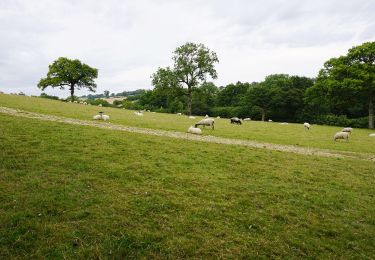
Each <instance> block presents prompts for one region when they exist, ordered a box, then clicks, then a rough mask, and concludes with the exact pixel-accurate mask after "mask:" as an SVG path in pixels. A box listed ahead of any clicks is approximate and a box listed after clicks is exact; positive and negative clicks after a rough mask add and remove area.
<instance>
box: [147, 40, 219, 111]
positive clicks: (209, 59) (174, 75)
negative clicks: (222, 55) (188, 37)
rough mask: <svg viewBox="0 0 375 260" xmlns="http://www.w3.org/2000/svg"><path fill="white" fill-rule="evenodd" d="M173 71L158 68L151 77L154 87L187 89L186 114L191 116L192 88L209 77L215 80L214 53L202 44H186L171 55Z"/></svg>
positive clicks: (217, 60) (215, 60)
mask: <svg viewBox="0 0 375 260" xmlns="http://www.w3.org/2000/svg"><path fill="white" fill-rule="evenodd" d="M173 54H174V55H173V58H172V59H173V61H174V65H173V69H171V68H169V67H167V68H165V69H164V68H159V69H158V71H157V72H156V73H154V74H153V75H152V84H153V85H154V86H155V87H159V88H160V87H170V88H176V87H183V86H185V87H187V93H186V95H187V102H188V108H187V110H188V114H189V115H191V111H192V110H191V106H192V98H193V95H192V92H193V88H194V87H197V86H198V85H199V84H200V83H203V82H205V81H206V79H207V77H208V76H210V77H211V78H213V79H216V78H217V72H216V70H215V66H214V65H215V63H218V62H219V59H218V58H217V55H216V53H215V52H212V51H210V50H209V49H208V48H207V47H206V46H204V45H203V44H196V43H191V42H188V43H186V44H184V45H182V46H180V47H178V48H177V49H176V50H175V51H174V53H173Z"/></svg>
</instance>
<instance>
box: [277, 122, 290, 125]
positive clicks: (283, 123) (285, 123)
mask: <svg viewBox="0 0 375 260" xmlns="http://www.w3.org/2000/svg"><path fill="white" fill-rule="evenodd" d="M279 124H280V125H287V124H288V123H287V122H282V123H279Z"/></svg>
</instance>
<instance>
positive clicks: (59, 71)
mask: <svg viewBox="0 0 375 260" xmlns="http://www.w3.org/2000/svg"><path fill="white" fill-rule="evenodd" d="M97 77H98V70H97V69H94V68H91V67H89V66H88V65H86V64H84V63H82V62H81V61H79V60H77V59H76V60H70V59H68V58H64V57H60V58H58V59H57V60H56V61H54V62H53V63H52V64H51V65H49V70H48V73H47V77H46V78H42V79H41V80H40V81H39V83H38V87H39V88H40V89H42V90H44V89H45V88H47V87H49V86H50V87H52V88H55V87H59V88H60V89H65V87H69V90H70V94H71V98H72V99H73V95H74V90H75V89H81V88H87V89H88V90H89V91H93V92H95V90H96V84H95V82H94V80H95V79H96V78H97Z"/></svg>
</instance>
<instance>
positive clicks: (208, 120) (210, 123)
mask: <svg viewBox="0 0 375 260" xmlns="http://www.w3.org/2000/svg"><path fill="white" fill-rule="evenodd" d="M214 124H215V120H214V119H213V118H204V119H202V120H201V121H199V122H198V123H196V124H195V127H198V126H199V125H203V127H205V126H206V125H207V126H211V127H212V130H214Z"/></svg>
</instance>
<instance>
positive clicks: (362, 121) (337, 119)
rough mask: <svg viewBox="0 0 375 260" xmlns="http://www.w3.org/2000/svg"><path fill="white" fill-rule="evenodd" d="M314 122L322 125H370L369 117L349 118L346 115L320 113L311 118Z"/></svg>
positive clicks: (363, 126) (364, 126)
mask: <svg viewBox="0 0 375 260" xmlns="http://www.w3.org/2000/svg"><path fill="white" fill-rule="evenodd" d="M311 122H312V123H314V124H320V125H334V126H343V127H346V126H350V127H355V128H366V127H367V125H368V118H367V117H361V118H354V119H353V118H347V117H346V116H345V115H340V116H336V115H319V116H317V117H315V118H312V119H311Z"/></svg>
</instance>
